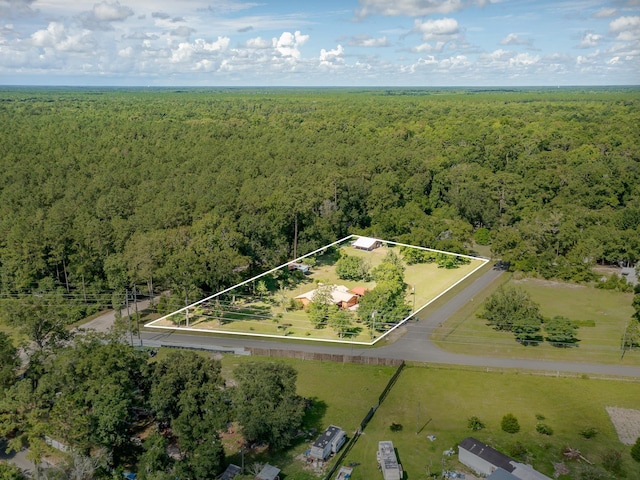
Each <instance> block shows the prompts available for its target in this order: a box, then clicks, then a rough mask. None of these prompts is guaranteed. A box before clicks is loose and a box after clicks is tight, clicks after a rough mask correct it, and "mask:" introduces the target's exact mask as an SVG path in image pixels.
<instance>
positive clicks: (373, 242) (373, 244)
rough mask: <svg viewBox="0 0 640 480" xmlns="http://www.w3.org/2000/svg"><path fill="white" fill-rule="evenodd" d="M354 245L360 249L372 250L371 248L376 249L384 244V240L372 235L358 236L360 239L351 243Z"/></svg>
mask: <svg viewBox="0 0 640 480" xmlns="http://www.w3.org/2000/svg"><path fill="white" fill-rule="evenodd" d="M351 246H352V247H355V248H357V249H358V250H366V251H368V252H370V251H371V250H375V249H376V248H379V247H380V246H382V241H381V240H378V239H377V238H370V237H358V239H357V240H356V241H355V242H353V243H352V244H351Z"/></svg>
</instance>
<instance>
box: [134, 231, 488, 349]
mask: <svg viewBox="0 0 640 480" xmlns="http://www.w3.org/2000/svg"><path fill="white" fill-rule="evenodd" d="M349 238H351V237H349ZM336 248H337V249H338V250H335V249H332V248H329V249H327V250H326V252H325V251H324V250H322V251H319V252H320V253H319V254H318V255H316V256H313V258H312V259H310V263H311V265H312V268H311V269H310V271H309V272H308V273H307V274H306V275H304V274H302V272H297V271H295V270H294V271H293V272H288V268H287V267H286V266H281V267H279V268H277V269H274V270H272V271H270V272H267V274H263V275H260V276H258V277H255V278H254V279H252V280H249V281H247V282H244V283H243V284H240V285H237V286H236V287H233V288H231V289H228V290H226V291H224V292H221V293H220V294H216V295H214V296H212V297H209V298H208V299H205V300H203V301H201V302H197V303H196V304H194V305H192V306H190V307H188V308H186V309H182V310H179V311H177V312H174V313H172V314H169V315H167V316H165V317H162V318H160V319H158V320H155V321H153V322H151V323H149V324H147V325H146V326H148V327H156V328H176V326H178V325H181V326H180V327H179V328H181V329H187V328H188V329H190V330H193V331H197V332H215V333H225V334H243V335H258V336H269V337H279V338H282V337H288V338H292V339H293V338H295V339H305V340H320V341H334V342H335V341H338V342H350V343H360V344H371V343H372V342H374V340H375V339H379V338H380V337H384V333H385V332H387V331H389V330H391V329H393V328H394V327H395V326H396V325H397V324H398V323H400V322H402V321H403V320H404V319H403V318H398V319H393V320H392V321H388V322H387V323H382V324H379V325H376V328H375V329H370V328H369V327H367V326H366V325H365V324H363V323H360V322H359V320H357V317H356V316H355V311H353V313H352V315H353V316H354V321H353V323H352V327H351V328H349V330H348V331H347V332H346V333H345V334H344V335H342V334H341V333H339V332H336V331H335V330H334V329H332V328H328V327H324V328H315V327H314V325H313V324H312V322H311V320H310V318H309V315H308V314H307V312H306V308H302V304H301V303H300V302H299V301H298V300H296V297H298V296H300V295H303V294H305V293H308V292H310V291H312V290H315V289H316V288H318V287H319V286H321V285H340V286H344V287H346V289H348V290H351V289H352V288H355V287H362V288H364V289H367V290H372V289H374V288H375V286H376V283H375V282H374V281H373V280H370V279H369V280H366V281H365V280H360V281H356V280H344V279H341V278H339V277H338V275H337V273H336V267H335V265H336V261H337V259H338V258H339V256H340V255H339V254H338V252H340V253H341V254H343V255H349V256H352V257H359V258H363V259H365V261H366V262H367V263H368V265H369V268H370V269H374V268H376V267H377V266H378V265H380V264H381V263H382V262H383V260H384V258H385V256H386V255H387V254H388V253H389V251H390V250H394V251H395V252H396V253H398V254H400V252H399V250H400V248H399V247H397V246H395V245H393V242H389V243H388V244H387V243H383V244H382V246H381V247H379V248H376V249H374V250H372V251H364V250H358V249H356V248H354V247H352V246H351V245H350V243H349V240H346V241H345V240H343V241H341V243H339V244H338V245H337V246H336ZM423 250H424V249H423ZM434 255H435V253H434ZM451 255H452V256H454V255H453V254H451ZM311 260H312V261H311ZM304 261H305V257H302V259H301V260H300V262H304ZM485 263H486V260H484V259H479V258H473V257H467V263H463V264H460V265H458V266H457V267H456V268H439V267H438V264H437V263H435V262H432V263H418V264H413V265H407V264H405V272H404V282H405V284H406V285H407V292H406V296H405V302H406V303H407V305H409V306H410V308H411V311H412V312H416V311H419V310H420V309H421V308H422V307H424V306H426V305H428V304H429V303H431V302H432V301H434V300H435V299H437V298H438V297H439V296H440V295H442V294H443V293H444V292H446V291H447V290H448V289H450V288H452V287H453V286H454V285H456V284H457V283H458V282H460V281H462V280H463V279H464V278H466V277H467V276H469V275H471V274H472V273H473V272H475V271H476V270H478V269H479V268H480V267H482V266H483V265H484V264H485ZM353 308H357V305H356V306H354V307H353ZM187 312H188V320H189V322H188V327H187V326H186V324H187V315H186V313H187Z"/></svg>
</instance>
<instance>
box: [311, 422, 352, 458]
mask: <svg viewBox="0 0 640 480" xmlns="http://www.w3.org/2000/svg"><path fill="white" fill-rule="evenodd" d="M346 440H347V436H346V434H345V433H344V430H342V429H341V428H340V427H336V426H335V425H329V426H328V427H327V429H326V430H325V432H324V433H323V434H321V435H320V436H319V437H318V439H317V440H316V441H315V442H314V443H313V445H312V446H311V451H310V452H309V456H311V457H313V458H316V459H318V460H325V459H327V458H328V457H329V455H331V454H332V453H337V452H338V450H340V448H342V445H344V442H346Z"/></svg>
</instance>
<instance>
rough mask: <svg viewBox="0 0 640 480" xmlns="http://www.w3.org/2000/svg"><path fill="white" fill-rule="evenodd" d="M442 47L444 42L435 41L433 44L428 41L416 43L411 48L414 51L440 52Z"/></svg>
mask: <svg viewBox="0 0 640 480" xmlns="http://www.w3.org/2000/svg"><path fill="white" fill-rule="evenodd" d="M443 47H444V42H436V43H435V45H432V44H430V43H423V44H421V45H418V46H417V47H413V48H412V49H411V51H412V52H414V53H431V52H441V51H442V49H443Z"/></svg>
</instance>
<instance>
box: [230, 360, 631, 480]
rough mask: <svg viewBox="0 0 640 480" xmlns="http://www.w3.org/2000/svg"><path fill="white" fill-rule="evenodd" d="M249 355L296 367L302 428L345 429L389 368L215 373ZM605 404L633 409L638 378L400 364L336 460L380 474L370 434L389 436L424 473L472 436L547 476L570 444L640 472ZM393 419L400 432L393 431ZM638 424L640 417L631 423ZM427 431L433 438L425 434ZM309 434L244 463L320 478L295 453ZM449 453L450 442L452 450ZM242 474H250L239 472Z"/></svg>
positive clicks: (358, 478)
mask: <svg viewBox="0 0 640 480" xmlns="http://www.w3.org/2000/svg"><path fill="white" fill-rule="evenodd" d="M251 361H268V362H271V361H275V362H283V363H287V364H289V365H292V366H293V367H294V368H295V369H296V370H297V371H298V382H297V385H298V393H299V394H300V395H302V396H304V397H306V398H309V399H312V403H311V408H310V410H309V412H308V414H307V416H306V418H305V425H304V429H305V430H308V429H310V428H315V429H316V430H317V431H318V432H321V431H322V430H323V429H324V428H326V427H327V426H328V425H329V424H335V425H338V426H340V427H342V428H343V429H344V430H345V431H346V432H347V435H348V436H349V437H351V436H352V434H353V432H354V430H355V429H356V428H357V426H358V425H359V423H360V421H361V420H362V418H363V416H364V415H365V414H366V412H367V411H368V409H369V408H370V407H371V406H372V405H374V404H375V403H376V401H377V398H378V396H379V395H380V393H381V392H382V390H383V389H384V387H385V385H386V384H387V381H388V380H389V379H390V378H391V376H392V375H393V372H394V371H395V368H393V367H380V366H365V365H353V364H341V363H332V362H315V361H301V360H295V359H273V358H268V357H242V356H233V355H225V356H224V357H223V358H222V364H223V374H224V375H225V376H226V377H228V378H231V377H232V371H233V368H235V367H236V366H237V365H239V364H240V363H244V362H251ZM606 407H620V408H625V409H633V410H640V379H636V380H635V381H634V380H631V381H629V380H625V381H622V380H621V381H616V380H598V379H590V378H588V377H586V376H584V377H579V378H564V377H554V376H547V377H545V376H540V375H530V374H526V373H522V372H520V373H515V372H495V371H493V372H486V371H483V370H480V369H474V368H468V369H464V368H457V367H456V368H447V367H438V368H434V367H425V366H411V365H410V366H407V367H406V368H405V369H404V371H403V372H402V374H401V375H400V377H399V378H398V381H397V383H396V384H395V386H394V387H393V388H392V389H391V391H390V393H389V395H388V396H387V398H386V399H385V401H384V402H383V403H382V405H381V406H380V407H379V408H378V410H377V412H376V414H375V415H374V417H373V418H372V420H371V421H370V423H369V424H368V426H367V427H366V429H365V431H364V433H363V435H362V436H361V437H360V438H359V439H358V442H357V443H356V445H355V447H354V448H353V450H352V451H351V452H350V453H349V455H348V456H347V458H345V460H344V462H343V463H344V464H346V463H349V462H357V463H360V465H359V466H357V467H356V468H355V469H354V472H353V476H352V479H353V480H371V479H374V480H375V479H378V478H380V479H381V478H382V475H381V473H380V472H379V471H378V469H377V464H376V451H377V446H378V442H379V441H381V440H392V441H393V443H394V446H395V447H396V450H397V452H398V456H399V459H400V462H401V463H402V465H403V468H404V470H405V472H406V476H405V479H409V480H411V479H416V478H425V477H426V475H425V473H426V469H427V467H430V468H431V472H432V473H435V472H440V470H441V468H442V461H443V459H444V462H445V467H446V468H447V469H457V470H458V471H464V468H463V466H461V465H460V464H459V463H458V462H457V455H453V456H451V457H447V456H443V452H444V451H445V450H448V449H449V448H454V447H456V445H457V444H458V442H460V441H461V440H462V439H464V438H465V437H467V436H474V437H476V438H477V439H479V440H481V441H484V442H486V443H488V444H490V445H492V446H493V447H494V448H497V449H498V450H500V451H502V452H504V453H507V454H511V455H513V454H512V453H511V450H512V448H513V446H514V445H516V444H518V443H519V444H521V445H522V447H524V450H525V454H524V455H523V456H522V457H519V458H518V460H521V461H524V462H525V463H529V464H532V465H533V466H534V467H535V468H536V469H538V470H539V471H541V472H543V473H545V474H546V475H548V476H550V477H552V476H553V466H552V462H559V461H562V453H561V452H562V449H563V448H565V447H567V446H570V447H572V448H575V449H578V450H580V452H582V455H583V456H584V457H585V458H587V459H588V460H589V461H591V462H592V463H594V464H595V465H601V464H602V456H603V455H604V454H605V453H608V452H611V451H617V452H620V453H621V455H622V461H623V468H624V471H625V473H626V477H625V478H626V479H627V480H640V469H639V468H638V464H637V463H636V462H634V461H633V460H632V459H631V457H630V454H629V451H630V447H629V446H627V445H624V444H622V443H621V442H620V441H619V439H618V437H617V434H616V431H615V428H614V426H613V424H612V422H611V420H610V419H609V416H608V414H607V411H606ZM507 413H511V414H513V415H514V416H515V417H516V418H517V419H518V422H519V424H520V431H519V432H518V433H516V434H507V433H505V432H503V431H502V430H501V428H500V422H501V419H502V417H503V416H504V415H505V414H507ZM471 416H477V417H478V418H479V419H480V420H481V421H482V422H483V423H484V424H485V425H486V428H485V429H483V430H480V431H477V432H471V431H470V430H469V429H468V426H467V423H468V419H469V417H471ZM539 422H542V423H545V424H546V425H548V426H549V427H551V428H552V429H553V434H552V435H550V436H547V435H542V434H540V433H537V432H536V425H537V423H539ZM392 423H397V424H400V425H402V427H403V428H402V430H401V431H399V432H392V431H391V430H390V426H391V424H392ZM589 428H594V429H596V430H597V432H598V433H597V435H596V436H595V437H594V438H592V439H585V438H583V437H582V436H581V435H580V432H581V431H583V430H585V429H589ZM638 428H640V425H638ZM430 435H433V436H435V440H434V441H431V440H430V439H429V438H428V437H429V436H430ZM315 436H316V435H313V436H307V437H303V438H300V440H299V442H298V443H297V444H296V445H294V446H293V447H292V448H291V449H289V450H287V451H285V452H275V453H271V452H269V451H268V450H267V451H262V452H248V453H246V454H245V465H247V466H248V465H250V464H251V463H253V462H256V461H260V462H269V463H271V464H272V465H276V466H278V468H280V469H281V470H282V471H283V474H284V478H285V479H288V480H293V479H299V480H311V479H318V478H322V473H320V472H318V473H314V472H310V471H308V470H305V469H304V468H303V465H304V463H303V461H301V460H300V455H301V454H303V452H304V451H305V450H306V449H307V448H309V446H310V444H311V443H312V442H313V441H314V440H315ZM226 448H227V450H226V451H227V460H228V461H230V462H232V463H236V464H238V465H239V464H240V462H241V458H240V454H239V452H238V450H237V444H231V445H226ZM454 450H455V451H456V454H457V448H454ZM566 464H567V466H568V467H569V468H570V469H571V471H572V473H571V474H569V475H565V476H560V479H561V480H570V479H572V478H576V477H575V468H576V464H575V463H572V462H569V461H567V462H566ZM244 478H252V477H249V476H245V477H244Z"/></svg>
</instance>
